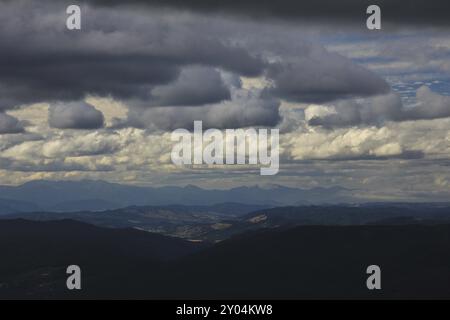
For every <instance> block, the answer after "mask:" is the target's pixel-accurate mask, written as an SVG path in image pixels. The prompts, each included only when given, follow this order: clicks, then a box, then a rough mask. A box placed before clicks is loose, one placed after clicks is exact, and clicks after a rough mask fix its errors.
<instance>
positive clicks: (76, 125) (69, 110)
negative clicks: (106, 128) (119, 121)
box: [48, 102, 104, 129]
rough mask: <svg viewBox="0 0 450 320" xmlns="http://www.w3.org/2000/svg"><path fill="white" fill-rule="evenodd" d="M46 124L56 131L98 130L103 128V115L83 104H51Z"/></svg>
mask: <svg viewBox="0 0 450 320" xmlns="http://www.w3.org/2000/svg"><path fill="white" fill-rule="evenodd" d="M48 123H49V125H50V127H52V128H58V129H98V128H101V127H103V124H104V117H103V114H102V113H101V112H100V111H98V110H97V109H95V108H94V107H93V106H91V105H90V104H87V103H85V102H71V103H59V104H52V105H50V107H49V110H48Z"/></svg>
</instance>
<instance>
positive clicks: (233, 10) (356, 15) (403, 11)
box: [85, 0, 450, 27]
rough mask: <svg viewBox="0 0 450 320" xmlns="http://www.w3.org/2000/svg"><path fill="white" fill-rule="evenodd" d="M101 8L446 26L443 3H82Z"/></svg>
mask: <svg viewBox="0 0 450 320" xmlns="http://www.w3.org/2000/svg"><path fill="white" fill-rule="evenodd" d="M85 2H87V3H94V4H97V5H102V6H113V5H123V4H124V3H127V4H134V5H141V6H144V5H145V6H150V7H151V6H162V7H168V8H176V9H187V10H192V11H198V12H204V13H217V14H223V13H226V14H232V15H238V16H243V17H252V18H258V19H260V18H276V19H281V20H289V21H293V22H309V21H319V22H329V23H337V22H341V23H350V24H360V25H361V24H362V27H365V19H366V15H365V12H366V8H367V7H368V6H369V5H372V4H376V5H378V6H380V7H381V9H382V17H383V21H384V22H388V23H396V24H421V25H432V26H435V25H450V19H449V18H448V13H449V12H450V2H449V1H447V0H432V1H430V0H409V1H400V0H377V1H373V0H339V1H337V0H314V1H299V0H278V1H273V0H227V1H211V0H128V1H126V2H125V1H121V0H86V1H85Z"/></svg>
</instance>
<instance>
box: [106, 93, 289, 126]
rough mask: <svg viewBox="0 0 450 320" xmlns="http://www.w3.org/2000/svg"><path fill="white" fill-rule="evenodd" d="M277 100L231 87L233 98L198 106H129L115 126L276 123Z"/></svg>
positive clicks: (278, 115) (278, 118)
mask: <svg viewBox="0 0 450 320" xmlns="http://www.w3.org/2000/svg"><path fill="white" fill-rule="evenodd" d="M279 107H280V101H279V100H278V99H274V98H270V97H264V98H262V97H261V95H260V93H259V92H257V91H256V92H255V91H248V92H245V91H243V90H241V89H240V88H233V90H232V99H231V100H229V101H224V102H222V103H220V104H213V105H205V106H201V107H189V106H184V107H180V108H178V107H162V108H147V109H141V108H137V109H130V111H129V113H128V119H126V120H125V121H117V123H115V125H114V126H115V127H122V126H132V127H137V128H146V129H150V130H162V131H169V130H174V129H177V128H186V129H192V128H193V125H194V121H197V120H200V121H203V127H204V128H205V129H206V128H218V129H226V128H241V127H250V126H270V127H271V126H275V125H277V124H278V123H279V122H280V120H281V116H280V113H279Z"/></svg>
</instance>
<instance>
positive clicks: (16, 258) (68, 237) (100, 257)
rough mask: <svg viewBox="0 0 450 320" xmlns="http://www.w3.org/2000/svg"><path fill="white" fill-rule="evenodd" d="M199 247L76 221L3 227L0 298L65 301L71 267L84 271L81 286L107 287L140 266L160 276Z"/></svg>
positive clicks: (14, 222) (9, 223)
mask: <svg viewBox="0 0 450 320" xmlns="http://www.w3.org/2000/svg"><path fill="white" fill-rule="evenodd" d="M200 247H201V245H199V244H194V243H191V242H187V241H184V240H180V239H176V238H170V237H165V236H162V235H158V234H152V233H148V232H144V231H139V230H135V229H107V228H99V227H96V226H92V225H89V224H86V223H82V222H77V221H72V220H60V221H46V222H34V221H27V220H22V219H17V220H4V221H0V254H1V263H0V298H13V297H20V298H28V297H29V298H39V297H48V298H50V297H60V296H64V293H65V291H66V290H65V288H66V277H67V275H66V273H65V272H66V268H67V266H69V265H72V264H75V265H79V266H80V267H81V269H82V279H84V281H83V282H85V283H88V282H90V281H92V282H93V283H94V284H96V283H97V282H98V283H108V282H109V281H110V279H111V278H114V277H115V275H116V274H121V273H123V274H134V270H136V268H137V267H138V266H146V268H147V269H148V270H149V272H153V273H158V272H160V271H159V270H160V268H162V265H163V264H164V263H165V261H168V260H171V259H176V258H180V257H182V256H184V255H187V254H189V253H192V252H194V251H196V250H198V249H199V248H200ZM104 278H105V279H107V280H105V281H103V279H104ZM86 290H87V291H89V290H88V289H87V288H86ZM83 291H84V290H83Z"/></svg>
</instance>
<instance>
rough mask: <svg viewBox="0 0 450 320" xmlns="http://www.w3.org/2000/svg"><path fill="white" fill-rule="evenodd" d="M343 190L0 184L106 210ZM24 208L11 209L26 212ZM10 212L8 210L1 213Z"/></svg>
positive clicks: (9, 191)
mask: <svg viewBox="0 0 450 320" xmlns="http://www.w3.org/2000/svg"><path fill="white" fill-rule="evenodd" d="M346 191H347V190H346V189H344V188H341V187H330V188H327V189H324V188H317V189H310V190H308V189H298V188H288V187H282V186H272V187H271V188H261V187H258V186H254V187H238V188H232V189H229V190H209V189H202V188H198V187H196V186H190V185H189V186H186V187H160V188H157V187H138V186H129V185H121V184H116V183H108V182H104V181H92V180H81V181H45V180H35V181H31V182H27V183H25V184H23V185H20V186H0V194H1V197H2V198H3V199H8V200H16V201H25V202H28V203H30V204H33V206H34V209H32V211H36V208H37V209H38V210H42V211H66V212H67V211H80V210H90V211H93V210H108V209H117V208H122V207H127V206H134V205H137V206H143V205H171V204H183V205H212V204H218V203H227V202H235V203H243V204H258V205H271V206H274V205H293V204H298V203H299V202H304V203H323V202H330V203H335V202H341V201H344V200H345V199H348V197H347V196H346V195H345V194H346ZM29 211H30V210H29V209H27V208H23V209H20V208H18V209H17V211H13V212H29ZM8 213H12V212H11V211H10V209H6V210H2V207H1V206H0V214H8Z"/></svg>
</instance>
